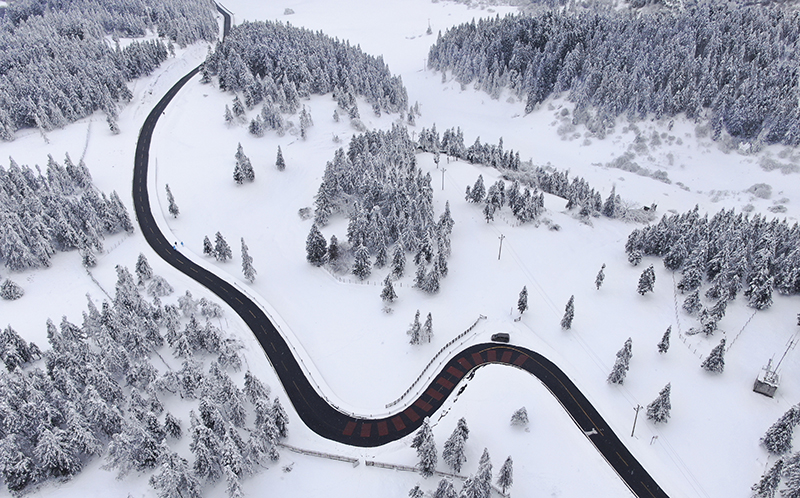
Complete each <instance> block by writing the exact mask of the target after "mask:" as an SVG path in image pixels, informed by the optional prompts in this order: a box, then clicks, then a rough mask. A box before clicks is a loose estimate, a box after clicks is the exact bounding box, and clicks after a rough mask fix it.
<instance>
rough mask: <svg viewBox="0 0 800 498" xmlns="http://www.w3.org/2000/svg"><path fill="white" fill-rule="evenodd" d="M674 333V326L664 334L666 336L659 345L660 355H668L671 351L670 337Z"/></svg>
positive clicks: (668, 328)
mask: <svg viewBox="0 0 800 498" xmlns="http://www.w3.org/2000/svg"><path fill="white" fill-rule="evenodd" d="M671 333H672V325H670V326H669V327H667V330H666V331H665V332H664V335H663V336H662V337H661V341H660V342H659V343H658V352H659V353H666V352H667V351H668V350H669V336H670V334H671Z"/></svg>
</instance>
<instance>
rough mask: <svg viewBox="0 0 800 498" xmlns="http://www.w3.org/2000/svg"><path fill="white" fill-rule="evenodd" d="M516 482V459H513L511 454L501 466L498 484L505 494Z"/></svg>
mask: <svg viewBox="0 0 800 498" xmlns="http://www.w3.org/2000/svg"><path fill="white" fill-rule="evenodd" d="M513 484H514V461H513V460H511V457H510V456H509V457H508V458H506V461H505V462H503V466H502V467H500V472H499V473H498V474H497V485H498V486H500V488H501V489H502V490H503V494H505V493H506V489H508V488H510V487H511V486H512V485H513Z"/></svg>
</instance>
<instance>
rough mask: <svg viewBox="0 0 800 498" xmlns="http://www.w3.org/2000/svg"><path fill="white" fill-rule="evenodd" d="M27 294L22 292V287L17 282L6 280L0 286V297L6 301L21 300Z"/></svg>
mask: <svg viewBox="0 0 800 498" xmlns="http://www.w3.org/2000/svg"><path fill="white" fill-rule="evenodd" d="M24 294H25V291H23V290H22V287H20V286H19V285H17V283H16V282H13V281H12V280H11V279H8V278H7V279H5V280H4V281H3V283H2V284H0V297H2V298H3V299H5V300H6V301H14V300H17V299H19V298H21V297H22V296H23V295H24Z"/></svg>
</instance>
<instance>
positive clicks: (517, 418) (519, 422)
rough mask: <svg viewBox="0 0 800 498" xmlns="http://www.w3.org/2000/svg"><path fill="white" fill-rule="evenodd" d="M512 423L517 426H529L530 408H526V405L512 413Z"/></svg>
mask: <svg viewBox="0 0 800 498" xmlns="http://www.w3.org/2000/svg"><path fill="white" fill-rule="evenodd" d="M511 425H512V426H515V427H527V425H528V410H526V409H525V407H524V406H523V407H522V408H520V409H519V410H517V411H515V412H514V414H513V415H511Z"/></svg>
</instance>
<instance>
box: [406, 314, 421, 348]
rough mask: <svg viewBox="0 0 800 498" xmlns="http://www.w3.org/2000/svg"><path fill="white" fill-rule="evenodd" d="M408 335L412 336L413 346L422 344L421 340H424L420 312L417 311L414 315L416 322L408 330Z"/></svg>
mask: <svg viewBox="0 0 800 498" xmlns="http://www.w3.org/2000/svg"><path fill="white" fill-rule="evenodd" d="M408 335H409V336H411V339H410V342H411V344H419V343H420V340H421V338H422V325H421V324H420V323H419V310H417V314H416V315H414V322H413V323H412V324H411V327H409V329H408Z"/></svg>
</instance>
